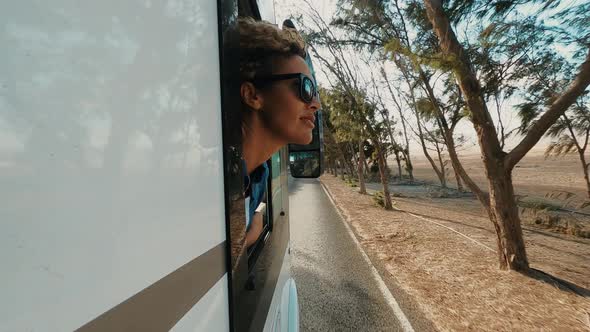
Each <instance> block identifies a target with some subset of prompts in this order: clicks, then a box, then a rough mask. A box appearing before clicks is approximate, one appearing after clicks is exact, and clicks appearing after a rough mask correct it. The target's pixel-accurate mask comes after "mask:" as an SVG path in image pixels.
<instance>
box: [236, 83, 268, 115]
mask: <svg viewBox="0 0 590 332" xmlns="http://www.w3.org/2000/svg"><path fill="white" fill-rule="evenodd" d="M240 96H241V97H242V101H243V102H244V103H245V104H246V105H248V107H250V108H251V109H253V110H255V111H258V110H260V109H262V106H263V104H264V100H263V98H262V95H261V94H260V92H259V91H258V90H257V89H256V87H255V86H254V84H252V83H251V82H244V83H242V85H241V86H240Z"/></svg>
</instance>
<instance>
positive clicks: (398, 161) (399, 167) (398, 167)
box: [395, 151, 402, 182]
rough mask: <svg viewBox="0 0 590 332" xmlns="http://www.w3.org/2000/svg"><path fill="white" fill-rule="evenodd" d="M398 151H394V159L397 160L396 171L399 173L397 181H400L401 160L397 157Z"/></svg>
mask: <svg viewBox="0 0 590 332" xmlns="http://www.w3.org/2000/svg"><path fill="white" fill-rule="evenodd" d="M399 153H400V152H399V151H396V152H395V161H396V162H397V172H398V175H399V181H400V182H401V181H402V162H401V158H400V157H399Z"/></svg>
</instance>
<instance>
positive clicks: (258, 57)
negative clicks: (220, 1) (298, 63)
mask: <svg viewBox="0 0 590 332" xmlns="http://www.w3.org/2000/svg"><path fill="white" fill-rule="evenodd" d="M233 30H234V31H232V32H233V33H232V34H233V38H232V39H231V40H230V43H231V46H230V47H231V48H234V49H235V48H237V50H236V51H237V52H238V53H239V59H240V64H239V70H240V81H241V82H244V81H248V80H251V79H253V78H255V77H256V76H261V75H268V74H271V73H270V71H271V70H272V64H273V60H276V59H277V58H288V57H290V56H293V55H299V56H301V57H302V58H305V55H306V52H305V42H304V41H303V38H301V36H300V35H299V33H298V32H297V31H296V30H295V29H289V28H285V29H279V28H278V27H277V26H275V25H273V24H271V23H268V22H265V21H255V20H254V19H252V18H239V19H238V21H237V24H236V25H235V27H234V29H233ZM236 39H237V40H236Z"/></svg>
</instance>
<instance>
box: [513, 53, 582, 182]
mask: <svg viewBox="0 0 590 332" xmlns="http://www.w3.org/2000/svg"><path fill="white" fill-rule="evenodd" d="M588 85H590V49H588V54H587V55H586V59H585V60H584V62H583V63H582V65H581V66H580V70H579V72H578V75H577V76H576V78H575V79H574V80H573V81H572V83H571V84H570V86H569V88H568V89H567V90H566V91H565V92H564V93H563V94H562V95H561V96H560V97H559V98H557V99H556V100H555V101H554V102H553V104H551V106H550V107H549V109H548V110H547V111H546V112H545V114H543V115H542V116H541V117H540V118H539V120H537V121H536V122H535V123H534V124H533V125H532V126H531V128H530V130H529V131H528V133H527V134H526V136H525V137H524V138H523V139H522V141H520V143H518V145H517V146H516V147H515V148H514V149H513V150H512V151H510V153H508V155H506V157H505V163H504V167H505V168H506V169H507V170H511V169H512V168H514V166H515V165H516V164H517V163H518V162H519V161H520V160H521V159H522V158H523V157H524V156H525V155H526V153H527V152H528V151H529V150H530V149H531V148H532V147H533V146H535V144H537V142H539V140H540V139H541V137H543V135H544V134H545V132H546V131H547V130H548V129H549V127H551V125H553V124H554V123H555V121H557V119H558V118H559V117H560V116H561V115H562V114H563V113H564V112H565V111H566V110H567V109H568V107H570V106H571V105H572V104H573V103H574V102H575V101H576V99H577V98H578V97H579V96H580V95H582V94H583V93H584V91H585V90H586V88H587V87H588Z"/></svg>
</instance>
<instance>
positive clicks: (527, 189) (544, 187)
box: [389, 151, 587, 205]
mask: <svg viewBox="0 0 590 332" xmlns="http://www.w3.org/2000/svg"><path fill="white" fill-rule="evenodd" d="M460 158H461V161H462V163H463V166H464V167H465V169H466V170H467V173H468V174H469V176H471V177H472V178H473V180H474V181H475V182H476V183H477V184H478V185H479V186H480V187H481V188H482V189H484V190H486V191H487V183H486V179H485V174H484V169H483V165H482V162H481V157H480V155H478V154H475V153H469V154H463V155H461V156H460ZM413 162H414V176H415V177H416V179H418V180H424V181H427V182H430V183H433V184H437V183H438V178H437V177H436V174H435V173H434V171H433V170H432V168H431V166H430V164H429V163H428V160H426V158H424V157H423V156H420V155H415V156H414V157H413ZM389 165H390V167H391V168H392V169H394V170H395V169H396V168H395V167H394V165H395V161H394V160H390V161H389ZM448 168H449V171H448V172H447V173H450V174H447V179H448V182H449V185H450V186H453V187H455V186H456V182H455V175H454V173H453V171H452V168H451V166H450V164H449V166H448ZM394 172H395V171H394ZM512 179H513V184H514V189H515V192H516V193H517V194H518V195H526V196H529V197H538V198H543V197H545V196H546V195H548V194H550V193H552V192H555V191H566V192H571V193H573V194H574V195H575V196H574V197H572V198H571V199H572V203H573V204H574V205H576V204H577V205H579V203H581V202H583V201H584V200H586V199H587V197H586V184H585V181H584V174H583V173H582V166H581V164H580V160H579V159H578V156H577V155H575V154H572V155H568V156H565V157H559V158H555V157H550V158H547V159H545V157H544V156H543V153H542V152H541V151H532V152H530V153H529V154H527V155H526V156H525V157H524V158H523V160H521V162H520V163H519V164H518V165H516V168H515V169H514V172H513V178H512Z"/></svg>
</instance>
